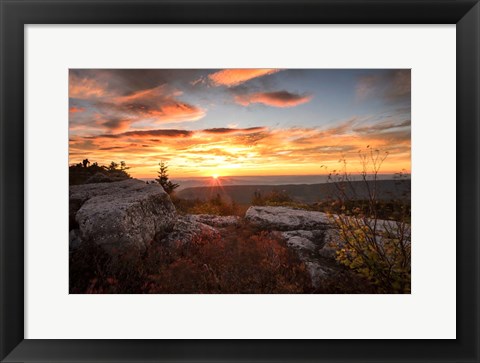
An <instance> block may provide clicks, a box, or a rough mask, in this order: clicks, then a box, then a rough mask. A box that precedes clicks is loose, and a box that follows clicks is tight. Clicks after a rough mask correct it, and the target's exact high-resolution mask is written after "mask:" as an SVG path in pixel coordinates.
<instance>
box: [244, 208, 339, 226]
mask: <svg viewBox="0 0 480 363" xmlns="http://www.w3.org/2000/svg"><path fill="white" fill-rule="evenodd" d="M245 219H246V220H247V221H249V222H250V223H253V224H255V225H257V226H259V227H261V228H271V229H276V230H278V231H293V230H315V229H317V230H318V229H326V228H332V222H331V220H330V219H329V217H328V215H327V214H326V213H322V212H311V211H306V210H302V209H293V208H288V207H250V208H248V210H247V212H246V213H245Z"/></svg>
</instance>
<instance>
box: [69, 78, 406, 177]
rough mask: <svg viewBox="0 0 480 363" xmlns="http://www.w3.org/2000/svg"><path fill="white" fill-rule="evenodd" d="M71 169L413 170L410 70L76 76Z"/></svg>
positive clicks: (202, 172)
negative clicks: (364, 157) (378, 159)
mask: <svg viewBox="0 0 480 363" xmlns="http://www.w3.org/2000/svg"><path fill="white" fill-rule="evenodd" d="M69 72H70V73H69V163H70V164H76V163H79V162H81V161H82V160H83V159H85V158H88V159H89V161H90V162H98V163H99V164H100V165H107V164H110V162H111V161H115V162H117V163H119V162H120V161H125V162H126V163H127V166H129V167H130V169H129V172H130V174H131V175H132V176H133V177H138V178H149V177H155V176H156V173H157V171H158V163H159V162H160V161H164V162H166V163H167V165H168V166H169V174H170V176H171V177H173V178H185V177H199V176H202V177H205V176H213V175H215V176H242V175H251V176H255V175H316V174H328V173H330V172H332V171H333V170H338V169H339V167H340V163H339V161H340V160H343V159H345V160H346V161H347V167H348V170H349V171H350V172H353V173H355V172H358V171H360V170H361V167H362V166H361V163H360V157H359V153H364V152H368V151H369V150H378V152H379V153H380V154H381V155H386V156H387V158H386V159H385V161H384V162H383V165H382V169H381V172H382V173H396V172H401V171H405V172H407V173H409V172H410V156H411V152H410V151H411V150H410V149H411V75H410V70H406V69H352V70H349V69H71V70H70V71H69Z"/></svg>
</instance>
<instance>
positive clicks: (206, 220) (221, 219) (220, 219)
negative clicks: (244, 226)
mask: <svg viewBox="0 0 480 363" xmlns="http://www.w3.org/2000/svg"><path fill="white" fill-rule="evenodd" d="M190 218H191V219H192V220H194V221H196V222H199V223H203V224H208V225H209V226H212V227H217V228H225V227H230V226H238V225H240V223H241V221H242V219H241V218H240V217H238V216H216V215H212V214H191V215H190Z"/></svg>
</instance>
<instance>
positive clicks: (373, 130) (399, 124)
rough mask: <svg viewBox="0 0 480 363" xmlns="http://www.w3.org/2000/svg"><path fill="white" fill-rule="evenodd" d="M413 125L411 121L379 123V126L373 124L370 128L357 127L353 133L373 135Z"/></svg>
mask: <svg viewBox="0 0 480 363" xmlns="http://www.w3.org/2000/svg"><path fill="white" fill-rule="evenodd" d="M411 123H412V122H411V120H405V121H402V122H395V121H389V122H383V123H378V124H373V125H368V126H360V127H355V128H353V131H355V132H359V133H365V134H373V133H378V132H382V131H385V130H391V129H398V128H402V127H408V126H410V125H411Z"/></svg>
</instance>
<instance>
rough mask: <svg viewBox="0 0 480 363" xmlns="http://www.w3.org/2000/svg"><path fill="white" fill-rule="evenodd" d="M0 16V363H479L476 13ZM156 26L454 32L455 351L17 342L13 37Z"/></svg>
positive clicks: (90, 4)
mask: <svg viewBox="0 0 480 363" xmlns="http://www.w3.org/2000/svg"><path fill="white" fill-rule="evenodd" d="M0 12H1V58H0V59H1V75H0V79H1V89H0V94H1V100H0V102H1V104H0V110H1V122H0V137H1V148H0V153H1V154H0V168H1V170H0V178H1V181H0V203H1V208H0V226H1V228H0V233H1V234H0V243H1V244H0V248H1V250H0V256H1V270H0V272H1V292H0V304H1V305H0V306H1V310H0V329H1V330H0V344H1V345H0V358H1V359H2V361H5V362H63V361H65V362H74V361H75V362H93V361H102V362H114V361H115V362H127V361H128V362H137V361H138V362H140V361H142V362H143V361H145V362H147V361H148V362H151V361H159V362H166V361H171V362H180V361H182V362H200V361H202V362H209V361H211V362H213V361H215V362H219V361H226V362H247V361H248V362H254V361H255V362H277V361H278V362H280V361H285V362H294V361H295V362H302V361H319V362H320V361H325V362H327V361H328V362H394V361H395V362H404V361H405V362H427V361H428V362H479V361H480V354H479V327H480V324H479V305H478V302H479V285H480V284H479V224H480V223H479V204H480V203H479V195H480V194H479V186H480V183H479V182H480V180H479V154H480V152H479V140H480V137H479V136H480V134H479V125H480V118H479V114H480V111H479V100H480V94H479V88H480V83H479V77H480V56H479V54H480V48H479V44H480V5H479V3H478V0H459V1H455V0H439V1H436V0H435V1H430V0H427V1H421V0H404V1H398V0H393V1H389V0H373V1H372V0H363V1H359V0H342V1H332V0H328V1H322V0H319V1H307V0H299V1H295V0H277V1H268V0H261V1H252V0H243V1H238V0H236V1H228V0H224V1H215V0H198V1H192V0H187V1H183V0H177V1H172V0H169V1H161V0H140V1H134V0H125V1H121V0H113V1H108V0H98V1H88V0H76V1H68V0H47V1H35V0H24V1H22V0H0ZM158 23H160V24H161V23H165V24H176V23H190V24H218V23H222V24H227V23H241V24H322V23H323V24H393V23H395V24H456V29H457V30H456V40H457V43H456V44H457V45H456V46H457V50H456V52H457V54H456V60H457V73H456V74H457V98H456V104H457V118H456V125H457V143H456V153H457V154H456V155H457V167H456V175H457V193H456V195H457V220H456V226H457V251H456V256H457V276H456V277H457V339H455V340H26V339H24V243H23V241H24V207H23V206H24V201H25V195H24V176H25V175H24V148H25V147H26V145H25V144H24V91H25V90H24V62H23V61H24V26H25V25H26V24H158ZM432 87H433V85H432ZM450 172H451V171H450ZM439 319H441V317H439ZM412 329H414V327H412Z"/></svg>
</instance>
